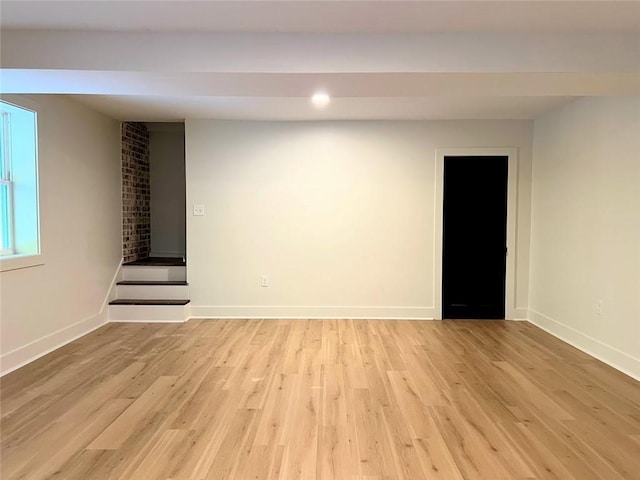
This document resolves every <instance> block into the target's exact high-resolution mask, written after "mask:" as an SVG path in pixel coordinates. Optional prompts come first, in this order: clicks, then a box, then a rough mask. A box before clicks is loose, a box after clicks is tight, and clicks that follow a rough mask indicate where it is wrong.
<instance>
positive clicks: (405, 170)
mask: <svg viewBox="0 0 640 480" xmlns="http://www.w3.org/2000/svg"><path fill="white" fill-rule="evenodd" d="M186 134H187V142H186V145H187V159H186V163H187V207H188V209H191V208H192V205H193V204H204V205H205V208H206V215H205V216H204V217H194V216H192V215H188V216H187V251H188V262H187V269H188V280H189V283H190V286H191V301H192V314H193V315H195V316H303V317H304V316H309V317H322V316H347V317H387V318H389V317H417V318H432V317H434V316H435V312H434V305H435V299H434V290H435V289H436V288H435V287H436V282H438V281H439V279H437V278H434V218H435V216H434V194H435V192H434V182H435V177H434V175H435V151H436V148H441V147H517V148H518V149H519V161H520V165H519V167H520V168H519V181H518V188H519V190H518V194H519V197H518V218H517V225H518V231H517V239H518V243H517V245H516V251H515V252H513V251H512V253H513V254H515V255H517V257H518V258H517V271H516V276H515V277H516V304H517V305H516V306H517V307H519V308H520V309H526V307H527V304H526V301H527V297H528V275H529V272H528V255H529V232H530V228H529V215H530V212H529V207H530V203H529V196H530V172H531V163H530V162H531V141H532V122H529V121H454V122H446V121H442V122H300V123H280V122H233V121H208V120H202V121H200V120H193V121H187V124H186ZM470 201H473V199H470ZM262 274H266V275H268V277H269V282H270V286H269V287H266V288H262V287H261V286H260V276H261V275H262Z"/></svg>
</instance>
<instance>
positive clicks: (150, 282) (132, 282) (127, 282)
mask: <svg viewBox="0 0 640 480" xmlns="http://www.w3.org/2000/svg"><path fill="white" fill-rule="evenodd" d="M118 285H181V286H185V285H189V284H188V283H187V282H186V280H121V281H119V282H118Z"/></svg>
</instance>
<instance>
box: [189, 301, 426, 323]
mask: <svg viewBox="0 0 640 480" xmlns="http://www.w3.org/2000/svg"><path fill="white" fill-rule="evenodd" d="M434 317H435V309H434V308H432V307H337V306H326V307H325V306H313V307H304V306H273V305H262V306H240V305H231V306H229V305H208V306H203V305H199V306H198V305H192V306H191V315H190V318H283V319H286V318H291V319H297V318H304V319H325V318H326V319H333V318H344V319H371V320H378V319H383V320H433V319H434Z"/></svg>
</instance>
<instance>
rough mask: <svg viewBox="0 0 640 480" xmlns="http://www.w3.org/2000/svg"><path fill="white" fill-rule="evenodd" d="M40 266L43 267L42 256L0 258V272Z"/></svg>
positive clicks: (27, 255)
mask: <svg viewBox="0 0 640 480" xmlns="http://www.w3.org/2000/svg"><path fill="white" fill-rule="evenodd" d="M40 265H44V257H43V256H42V254H39V255H33V254H25V255H7V256H5V257H0V272H8V271H10V270H19V269H22V268H31V267H37V266H40Z"/></svg>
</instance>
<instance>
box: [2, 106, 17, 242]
mask: <svg viewBox="0 0 640 480" xmlns="http://www.w3.org/2000/svg"><path fill="white" fill-rule="evenodd" d="M0 116H1V119H2V120H1V121H2V125H1V126H0V128H2V133H3V138H4V140H5V141H4V143H3V144H2V156H3V158H4V162H3V167H4V168H3V169H2V172H0V185H6V186H7V187H8V188H7V190H8V193H7V205H6V208H7V211H8V216H9V218H8V219H7V224H8V227H9V232H8V235H9V246H8V248H0V255H13V254H14V253H15V219H14V206H13V203H14V199H13V181H12V175H11V141H9V140H10V138H11V116H10V115H9V114H8V113H6V112H0ZM2 234H3V235H4V232H2Z"/></svg>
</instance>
